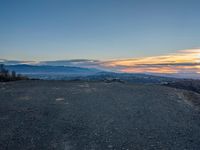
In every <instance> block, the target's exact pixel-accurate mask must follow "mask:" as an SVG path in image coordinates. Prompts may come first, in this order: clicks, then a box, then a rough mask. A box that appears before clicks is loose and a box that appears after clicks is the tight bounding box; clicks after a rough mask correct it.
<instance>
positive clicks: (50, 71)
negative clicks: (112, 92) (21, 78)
mask: <svg viewBox="0 0 200 150" xmlns="http://www.w3.org/2000/svg"><path fill="white" fill-rule="evenodd" d="M5 67H6V69H8V70H10V71H15V72H16V73H18V74H23V75H26V76H28V77H30V78H39V79H63V78H64V77H66V78H67V77H68V78H69V77H70V78H72V77H78V76H89V75H94V74H96V73H99V72H101V70H98V69H93V68H91V69H90V68H81V67H71V66H47V65H40V66H34V65H6V66H5Z"/></svg>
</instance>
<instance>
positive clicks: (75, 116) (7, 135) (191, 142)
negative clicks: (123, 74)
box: [0, 81, 200, 150]
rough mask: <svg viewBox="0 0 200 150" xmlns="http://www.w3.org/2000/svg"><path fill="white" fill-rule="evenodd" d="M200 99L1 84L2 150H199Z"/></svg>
mask: <svg viewBox="0 0 200 150" xmlns="http://www.w3.org/2000/svg"><path fill="white" fill-rule="evenodd" d="M198 99H199V95H198V94H194V93H193V92H189V94H188V92H187V91H184V90H177V89H174V88H170V87H165V86H159V85H145V84H127V83H117V82H111V83H105V82H83V81H76V82H75V81H74V82H69V81H68V82H67V81H18V82H10V83H0V149H1V150H29V149H34V150H46V149H56V150H107V149H111V150H143V149H146V150H154V149H163V150H176V149H177V150H183V149H189V150H199V149H200V113H199V107H198V106H195V103H193V101H197V100H198ZM199 100H200V99H199Z"/></svg>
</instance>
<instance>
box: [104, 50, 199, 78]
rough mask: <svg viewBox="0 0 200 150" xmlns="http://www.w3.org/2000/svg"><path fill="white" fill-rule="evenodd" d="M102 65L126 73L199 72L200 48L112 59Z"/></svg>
mask: <svg viewBox="0 0 200 150" xmlns="http://www.w3.org/2000/svg"><path fill="white" fill-rule="evenodd" d="M103 65H104V66H106V67H108V68H116V69H117V70H118V71H120V72H126V73H164V74H171V73H191V72H192V73H200V49H187V50H180V51H178V52H177V53H171V54H167V55H161V56H152V57H142V58H133V59H124V60H113V61H108V62H105V63H104V64H103Z"/></svg>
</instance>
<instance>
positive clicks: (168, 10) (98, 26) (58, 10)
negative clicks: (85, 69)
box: [0, 0, 200, 61]
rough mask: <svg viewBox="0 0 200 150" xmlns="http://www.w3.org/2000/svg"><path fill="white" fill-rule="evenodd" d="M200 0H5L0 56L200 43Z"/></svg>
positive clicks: (119, 51)
mask: <svg viewBox="0 0 200 150" xmlns="http://www.w3.org/2000/svg"><path fill="white" fill-rule="evenodd" d="M199 6H200V1H198V0H0V58H2V59H12V60H35V61H38V60H64V59H98V60H103V61H105V60H110V59H126V58H135V57H146V56H156V55H164V54H168V53H174V52H176V51H177V50H181V49H190V48H196V47H200V28H199V27H200V19H199V16H200V9H199Z"/></svg>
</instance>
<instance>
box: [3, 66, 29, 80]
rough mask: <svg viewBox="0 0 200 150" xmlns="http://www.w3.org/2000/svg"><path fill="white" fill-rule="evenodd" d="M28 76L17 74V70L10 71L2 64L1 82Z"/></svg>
mask: <svg viewBox="0 0 200 150" xmlns="http://www.w3.org/2000/svg"><path fill="white" fill-rule="evenodd" d="M27 79H28V78H27V77H25V76H21V75H20V74H16V72H15V71H11V73H10V72H9V70H7V69H6V68H5V65H4V64H0V82H8V81H17V80H27Z"/></svg>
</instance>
